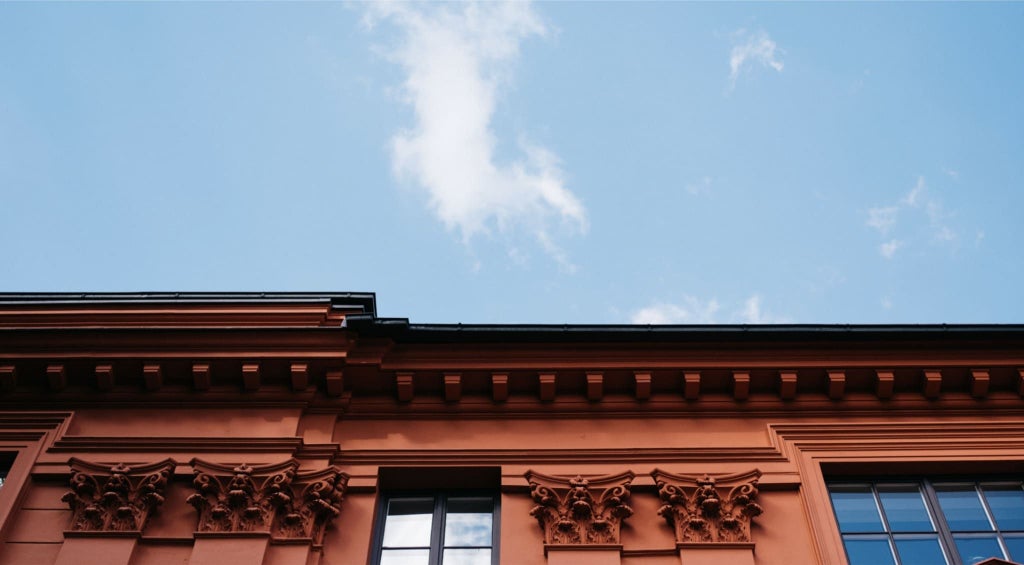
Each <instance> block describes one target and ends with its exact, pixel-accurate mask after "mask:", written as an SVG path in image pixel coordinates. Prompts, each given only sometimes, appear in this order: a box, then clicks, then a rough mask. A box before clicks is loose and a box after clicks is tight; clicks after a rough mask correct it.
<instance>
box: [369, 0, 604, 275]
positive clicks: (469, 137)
mask: <svg viewBox="0 0 1024 565" xmlns="http://www.w3.org/2000/svg"><path fill="white" fill-rule="evenodd" d="M364 21H365V22H366V23H367V25H368V26H369V27H370V28H371V29H372V28H373V27H374V26H375V25H377V24H379V23H382V22H383V23H387V24H391V25H393V26H394V27H395V29H397V30H398V31H399V32H400V33H399V37H400V39H399V40H398V42H397V43H396V44H394V45H391V46H390V47H387V48H385V49H384V54H385V56H386V57H387V58H388V59H389V60H391V61H393V62H395V63H397V64H398V65H400V66H401V68H402V69H403V70H404V72H405V79H404V83H403V84H402V86H401V89H400V95H401V100H402V102H404V103H405V104H407V105H409V106H410V107H411V108H412V110H413V114H414V116H415V121H414V124H413V125H412V126H411V127H410V128H408V129H406V130H403V131H400V132H398V133H397V134H395V136H394V137H393V138H392V140H391V157H392V166H393V168H394V172H395V174H396V176H397V177H398V178H400V179H402V180H407V181H411V182H412V183H413V184H415V185H416V186H419V187H421V188H422V189H424V190H425V191H426V193H427V195H428V199H429V203H430V207H431V209H432V210H433V212H434V213H435V214H436V215H437V217H438V218H439V219H440V220H441V221H442V222H443V223H444V225H445V226H446V227H447V228H448V229H449V230H452V231H454V232H457V233H458V234H459V235H460V236H461V239H462V240H463V241H464V242H467V243H468V242H469V241H470V240H471V239H472V238H473V236H475V235H477V234H480V233H492V232H493V231H495V230H497V231H498V232H512V231H516V230H524V231H525V232H526V233H528V234H530V235H531V236H532V237H533V238H534V239H535V241H536V244H537V245H539V246H540V248H541V249H543V250H545V251H546V252H547V253H548V254H550V255H552V257H553V258H554V259H555V260H556V261H558V262H559V263H560V264H562V265H563V267H564V266H565V265H571V263H569V262H568V259H567V258H565V255H564V252H562V251H561V248H559V247H558V246H557V245H555V244H554V242H553V241H552V240H551V237H550V235H549V234H550V233H551V231H552V228H554V227H566V228H568V229H569V230H570V231H576V232H585V231H586V229H587V213H586V210H585V208H584V206H583V203H582V202H581V201H580V199H579V198H578V197H577V196H576V195H575V194H573V193H572V192H571V191H570V190H569V189H568V188H566V185H565V180H564V174H563V171H562V166H561V163H560V160H559V158H558V156H557V155H556V154H555V153H554V152H552V151H550V150H549V149H546V148H544V147H541V146H539V145H536V144H533V143H531V142H530V141H528V140H527V139H525V138H521V139H520V140H519V143H518V147H519V150H520V157H519V159H518V160H513V161H510V162H502V161H500V160H499V159H498V157H497V156H496V146H497V144H498V136H497V134H496V133H495V128H494V125H493V120H494V115H495V108H496V104H497V100H498V98H499V97H500V96H501V95H502V93H503V92H504V91H505V90H507V88H508V87H509V85H510V83H511V66H512V65H513V64H514V63H515V61H516V60H517V59H518V56H519V47H520V44H521V42H522V41H524V40H525V39H527V38H529V37H533V36H543V35H545V34H546V33H547V31H548V30H547V27H546V26H545V24H544V22H543V21H542V20H541V18H540V17H539V16H538V15H537V14H536V13H535V12H534V10H533V8H532V6H531V5H530V4H529V3H526V2H501V3H468V4H447V3H445V4H430V3H408V4H406V3H393V2H374V3H369V4H366V12H365V18H364Z"/></svg>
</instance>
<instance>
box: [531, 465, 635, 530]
mask: <svg viewBox="0 0 1024 565" xmlns="http://www.w3.org/2000/svg"><path fill="white" fill-rule="evenodd" d="M633 477H634V475H633V473H632V472H629V471H627V472H625V473H622V474H619V475H609V476H605V477H593V478H584V477H582V476H580V475H577V476H575V477H554V476H550V475H542V474H540V473H535V472H533V471H528V472H527V473H526V479H527V481H529V483H530V495H531V497H532V498H533V500H534V502H536V503H537V504H536V506H534V507H533V509H531V510H530V515H531V516H533V517H534V518H536V519H537V522H538V523H540V527H541V529H542V530H543V531H544V543H545V544H549V545H587V544H618V543H619V531H620V528H621V526H622V520H624V519H626V518H628V517H630V516H632V515H633V509H632V508H631V507H630V506H629V505H628V504H626V501H627V499H628V498H629V487H630V484H631V483H632V481H633Z"/></svg>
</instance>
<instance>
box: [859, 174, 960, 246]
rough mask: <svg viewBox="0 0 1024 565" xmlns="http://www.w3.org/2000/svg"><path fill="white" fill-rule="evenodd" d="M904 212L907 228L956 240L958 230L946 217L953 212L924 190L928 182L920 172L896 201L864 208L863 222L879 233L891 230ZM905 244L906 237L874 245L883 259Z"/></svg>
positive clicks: (939, 238) (936, 238) (939, 239)
mask: <svg viewBox="0 0 1024 565" xmlns="http://www.w3.org/2000/svg"><path fill="white" fill-rule="evenodd" d="M901 216H905V217H906V218H907V223H910V224H911V226H910V228H907V229H905V230H902V231H908V230H918V231H919V232H923V233H926V234H928V237H929V238H930V239H931V240H932V241H935V242H939V243H946V244H952V243H955V242H957V241H958V240H959V238H960V234H959V233H958V232H957V231H956V230H955V229H953V227H952V226H951V225H950V223H949V220H950V219H952V218H953V216H954V214H953V213H952V212H950V211H948V210H946V208H945V207H944V206H943V204H942V202H941V201H940V200H939V199H938V198H936V197H934V196H933V195H932V194H931V193H930V192H929V190H928V183H927V182H926V181H925V178H924V177H923V176H919V177H917V182H915V183H914V186H913V187H911V189H910V190H909V191H908V192H907V193H906V194H905V195H903V197H902V198H900V199H899V201H898V202H897V203H896V204H893V205H889V206H879V207H877V208H870V209H868V217H867V220H866V221H865V223H866V224H867V226H868V227H870V228H873V229H875V230H877V231H878V233H879V234H881V235H883V236H887V237H888V235H889V233H890V232H891V231H894V229H895V227H896V223H897V218H898V217H901ZM906 245H908V240H907V239H906V238H904V239H897V238H889V240H888V241H885V242H883V243H881V244H880V245H879V247H878V250H879V253H880V254H881V255H882V257H885V258H886V259H892V258H893V257H894V256H895V255H896V251H897V250H898V249H900V248H902V247H904V246H906Z"/></svg>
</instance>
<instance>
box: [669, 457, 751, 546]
mask: <svg viewBox="0 0 1024 565" xmlns="http://www.w3.org/2000/svg"><path fill="white" fill-rule="evenodd" d="M651 476H652V477H654V481H655V483H656V484H657V485H658V495H659V496H660V497H661V499H662V500H663V501H664V502H665V504H664V505H663V506H662V507H661V508H659V509H658V514H659V515H660V516H662V517H664V518H665V520H667V521H668V523H669V524H670V525H672V526H673V527H674V528H675V533H676V542H677V543H737V542H739V543H744V542H750V541H751V540H750V522H751V519H752V518H754V517H755V516H759V515H761V514H762V513H763V512H764V509H763V508H761V506H760V505H759V504H757V502H756V499H757V493H758V491H757V480H758V479H759V478H760V477H761V472H760V471H758V470H756V469H755V470H753V471H751V472H749V473H743V474H736V475H726V476H719V477H712V476H710V475H704V476H703V477H698V476H687V475H675V474H672V473H666V472H664V471H660V470H657V469H655V470H654V472H652V473H651Z"/></svg>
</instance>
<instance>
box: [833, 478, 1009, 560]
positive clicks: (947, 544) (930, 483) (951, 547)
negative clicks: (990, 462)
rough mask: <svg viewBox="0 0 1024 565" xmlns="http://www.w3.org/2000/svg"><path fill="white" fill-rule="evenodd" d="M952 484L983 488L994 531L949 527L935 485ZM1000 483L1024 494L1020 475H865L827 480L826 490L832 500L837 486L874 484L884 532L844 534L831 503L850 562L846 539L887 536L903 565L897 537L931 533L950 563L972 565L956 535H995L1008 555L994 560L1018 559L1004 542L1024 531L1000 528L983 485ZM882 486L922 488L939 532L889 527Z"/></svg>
mask: <svg viewBox="0 0 1024 565" xmlns="http://www.w3.org/2000/svg"><path fill="white" fill-rule="evenodd" d="M950 483H956V484H961V485H967V484H970V485H971V487H972V488H973V489H974V491H975V492H976V493H977V492H978V491H979V489H982V491H981V494H982V496H980V497H979V501H980V503H981V507H982V509H983V510H984V512H985V516H986V518H987V519H988V521H989V523H990V524H991V525H992V529H991V530H956V531H953V530H952V529H951V528H950V526H949V524H948V522H947V520H946V514H945V513H944V511H943V510H942V506H941V504H940V502H939V498H938V494H937V492H936V490H935V485H936V484H939V485H943V484H950ZM1000 483H1004V484H1013V485H1016V486H1018V487H1019V488H1021V490H1022V491H1024V481H1022V480H1021V478H1020V477H1019V476H1006V475H996V476H984V475H981V476H979V475H967V476H965V475H946V474H935V475H902V474H901V475H873V476H868V477H865V476H862V475H853V476H838V477H835V478H834V479H827V480H826V481H825V486H826V491H827V492H828V494H829V498H830V499H831V494H832V492H833V491H832V489H833V487H840V488H842V487H853V486H864V485H865V484H867V485H870V488H871V494H872V497H873V498H874V502H875V506H876V510H878V511H879V520H880V521H881V523H882V527H883V530H884V531H882V532H853V533H850V532H847V533H844V532H842V530H841V529H840V526H839V517H838V515H837V514H836V508H835V505H834V504H833V503H832V501H831V500H829V505H830V507H831V510H832V517H833V520H834V521H835V524H836V528H837V529H838V530H839V534H840V539H841V541H842V547H843V553H844V555H845V556H846V558H847V561H849V552H848V550H847V548H846V539H845V536H853V537H857V536H863V537H864V538H865V539H867V538H870V537H873V536H877V537H881V536H885V537H886V538H887V540H888V542H889V550H890V552H891V553H892V556H893V560H894V562H895V563H896V564H897V565H900V557H899V554H898V552H897V551H896V543H895V542H896V536H908V537H909V536H914V535H925V534H927V535H935V536H937V537H938V540H939V546H940V548H941V550H942V552H943V554H944V555H945V557H946V560H947V562H948V563H949V565H968V564H965V563H964V561H963V560H962V559H961V558H960V552H959V550H958V549H957V546H956V541H955V539H954V535H958V534H968V535H970V534H978V535H981V534H986V535H994V536H995V537H996V541H997V543H998V545H999V548H1000V551H1002V552H1003V553H1004V556H993V557H998V558H1000V559H1013V558H1014V557H1009V556H1007V554H1009V551H1008V547H1007V545H1006V543H1005V542H1004V536H1005V535H1010V536H1019V535H1022V534H1024V530H1004V529H1000V528H999V524H998V523H997V522H996V520H995V516H994V514H993V512H992V508H991V504H990V503H989V501H988V499H987V498H986V497H985V496H984V490H983V485H993V484H996V485H997V484H1000ZM879 485H881V486H882V487H883V489H884V487H889V486H897V485H913V486H916V487H918V489H919V491H920V493H921V495H922V498H923V501H924V506H925V509H926V510H927V512H928V514H929V518H930V519H931V520H932V521H933V522H934V526H935V531H934V532H923V531H922V532H913V531H907V532H902V531H900V532H894V531H893V530H892V529H891V527H890V525H889V518H888V516H887V515H886V513H885V510H884V507H883V506H882V501H881V499H880V497H879V490H878V487H879Z"/></svg>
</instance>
